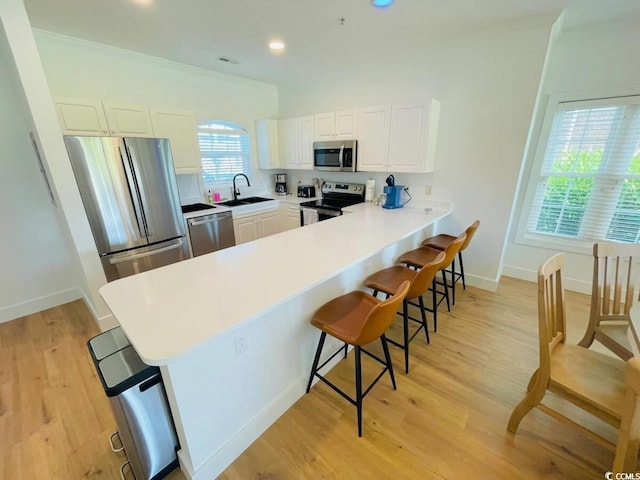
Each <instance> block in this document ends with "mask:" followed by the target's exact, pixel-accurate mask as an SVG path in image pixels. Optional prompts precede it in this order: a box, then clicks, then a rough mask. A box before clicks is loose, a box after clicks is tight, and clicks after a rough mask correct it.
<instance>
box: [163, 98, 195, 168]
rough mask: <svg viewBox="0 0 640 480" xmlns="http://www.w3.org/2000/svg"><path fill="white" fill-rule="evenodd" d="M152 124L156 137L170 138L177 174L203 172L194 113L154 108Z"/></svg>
mask: <svg viewBox="0 0 640 480" xmlns="http://www.w3.org/2000/svg"><path fill="white" fill-rule="evenodd" d="M151 124H152V126H153V133H154V136H156V137H159V138H168V139H169V140H170V141H171V153H172V156H173V165H174V167H175V170H176V173H178V174H189V173H200V172H202V155H201V154H200V144H199V142H198V133H197V131H198V127H197V125H196V119H195V116H194V115H193V113H192V112H190V111H187V110H171V109H160V108H152V109H151Z"/></svg>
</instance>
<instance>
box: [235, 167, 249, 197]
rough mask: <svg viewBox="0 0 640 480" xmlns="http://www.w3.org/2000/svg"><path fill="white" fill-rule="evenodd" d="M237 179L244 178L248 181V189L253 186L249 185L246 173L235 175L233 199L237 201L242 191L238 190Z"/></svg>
mask: <svg viewBox="0 0 640 480" xmlns="http://www.w3.org/2000/svg"><path fill="white" fill-rule="evenodd" d="M237 177H244V178H245V179H246V180H247V187H250V186H251V184H250V183H249V177H247V176H246V175H245V174H244V173H238V174H237V175H235V176H234V177H233V199H234V200H237V199H238V195H240V190H238V189H236V178H237Z"/></svg>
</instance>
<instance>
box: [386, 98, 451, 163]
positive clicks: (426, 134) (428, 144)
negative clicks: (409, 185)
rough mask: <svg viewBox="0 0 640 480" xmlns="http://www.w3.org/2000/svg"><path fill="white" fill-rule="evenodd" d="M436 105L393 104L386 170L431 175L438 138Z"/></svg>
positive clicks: (438, 114)
mask: <svg viewBox="0 0 640 480" xmlns="http://www.w3.org/2000/svg"><path fill="white" fill-rule="evenodd" d="M439 117H440V102H438V101H437V100H431V101H430V102H429V103H428V104H421V105H394V106H393V107H392V110H391V132H390V135H389V169H390V170H393V171H394V172H432V171H433V170H434V168H435V150H436V142H437V136H438V120H439Z"/></svg>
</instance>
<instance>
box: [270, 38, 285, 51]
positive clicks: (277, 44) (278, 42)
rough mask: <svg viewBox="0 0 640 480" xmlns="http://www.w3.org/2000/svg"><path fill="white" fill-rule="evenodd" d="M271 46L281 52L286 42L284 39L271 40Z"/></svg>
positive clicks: (273, 49)
mask: <svg viewBox="0 0 640 480" xmlns="http://www.w3.org/2000/svg"><path fill="white" fill-rule="evenodd" d="M269 48H270V49H271V51H272V52H274V53H280V52H282V51H283V50H284V42H283V41H282V40H271V41H270V42H269Z"/></svg>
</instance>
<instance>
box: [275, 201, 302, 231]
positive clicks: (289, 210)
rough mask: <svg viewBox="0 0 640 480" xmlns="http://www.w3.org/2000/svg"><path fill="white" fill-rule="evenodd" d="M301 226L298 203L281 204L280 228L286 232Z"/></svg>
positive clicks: (279, 211)
mask: <svg viewBox="0 0 640 480" xmlns="http://www.w3.org/2000/svg"><path fill="white" fill-rule="evenodd" d="M299 226H300V207H299V206H298V204H297V203H295V204H294V203H285V202H282V203H281V204H280V208H279V210H278V230H279V231H280V232H286V231H287V230H293V229H294V228H298V227H299Z"/></svg>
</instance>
